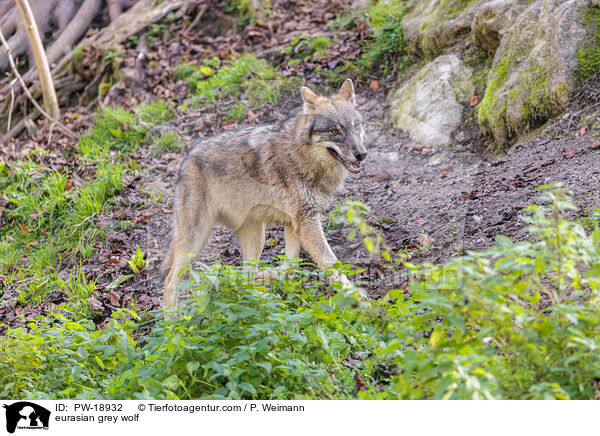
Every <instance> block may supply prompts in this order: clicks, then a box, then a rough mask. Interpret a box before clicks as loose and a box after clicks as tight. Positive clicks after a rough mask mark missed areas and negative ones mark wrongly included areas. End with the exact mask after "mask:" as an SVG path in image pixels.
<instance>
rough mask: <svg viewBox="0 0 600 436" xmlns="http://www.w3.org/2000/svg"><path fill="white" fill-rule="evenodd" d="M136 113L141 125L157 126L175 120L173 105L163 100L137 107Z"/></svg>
mask: <svg viewBox="0 0 600 436" xmlns="http://www.w3.org/2000/svg"><path fill="white" fill-rule="evenodd" d="M137 112H138V114H139V117H140V120H141V121H142V122H143V123H147V124H150V125H152V126H158V125H160V124H164V123H166V122H168V121H171V120H172V119H173V118H175V114H174V113H173V105H172V103H171V102H168V101H165V100H155V101H153V102H151V103H146V104H142V105H140V106H138V109H137Z"/></svg>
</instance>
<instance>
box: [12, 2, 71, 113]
mask: <svg viewBox="0 0 600 436" xmlns="http://www.w3.org/2000/svg"><path fill="white" fill-rule="evenodd" d="M15 2H16V3H17V7H18V8H19V11H20V12H21V16H22V17H23V21H24V22H25V30H26V31H27V35H28V36H29V42H30V44H31V49H32V50H33V59H34V61H35V65H36V67H37V69H38V74H39V76H40V84H41V86H42V95H43V96H44V106H45V107H46V112H47V113H48V114H49V117H50V118H51V119H54V120H56V119H57V118H58V117H59V116H60V109H59V108H58V99H57V98H56V91H55V90H54V84H53V83H52V74H51V73H50V66H49V65H48V58H46V52H45V51H44V46H43V45H42V39H41V38H40V32H39V30H38V28H37V25H36V24H35V18H34V16H33V12H32V11H31V7H30V6H29V3H28V2H27V0H15ZM4 42H5V39H4V36H2V43H3V44H4ZM6 45H7V54H8V55H9V57H10V54H9V53H8V44H6ZM11 66H12V65H11ZM19 77H20V76H19Z"/></svg>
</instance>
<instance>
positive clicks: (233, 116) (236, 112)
mask: <svg viewBox="0 0 600 436" xmlns="http://www.w3.org/2000/svg"><path fill="white" fill-rule="evenodd" d="M245 112H246V106H244V103H242V102H241V101H236V102H235V103H234V104H233V106H231V109H229V111H227V115H226V116H225V119H226V120H240V119H242V118H243V117H244V113H245Z"/></svg>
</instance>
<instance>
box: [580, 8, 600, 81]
mask: <svg viewBox="0 0 600 436" xmlns="http://www.w3.org/2000/svg"><path fill="white" fill-rule="evenodd" d="M582 18H583V21H584V22H585V23H586V25H587V26H588V35H590V36H591V42H589V43H583V44H582V45H581V47H580V48H579V50H578V52H577V60H578V68H577V72H576V74H575V80H576V82H577V84H578V85H582V84H583V82H584V81H585V80H586V79H588V78H589V77H591V76H593V75H594V74H596V73H597V72H598V71H600V7H598V6H590V7H589V8H587V9H586V10H585V11H584V13H583V16H582Z"/></svg>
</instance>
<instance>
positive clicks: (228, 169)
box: [162, 79, 367, 307]
mask: <svg viewBox="0 0 600 436" xmlns="http://www.w3.org/2000/svg"><path fill="white" fill-rule="evenodd" d="M300 91H301V94H302V99H303V103H304V104H303V108H302V109H299V110H298V111H297V113H295V114H293V115H291V116H290V117H289V118H287V119H286V120H284V121H282V122H281V123H279V124H274V125H267V126H261V127H247V128H244V129H241V130H238V131H236V132H227V133H222V134H220V135H217V136H214V137H211V138H207V139H204V140H201V141H200V142H198V143H197V144H194V145H192V147H191V148H190V151H189V154H188V156H187V158H186V159H185V160H184V161H183V163H182V164H181V167H180V171H179V180H178V182H177V185H176V188H175V206H174V224H173V234H172V240H171V246H170V249H169V252H168V253H167V255H166V257H165V259H164V261H163V263H162V271H163V274H167V272H168V274H167V277H166V280H165V295H164V305H165V306H167V307H169V306H170V307H174V306H175V305H176V304H177V285H178V283H179V281H180V279H181V278H180V275H181V272H182V270H183V269H185V268H186V267H187V266H188V265H189V263H190V262H191V257H190V254H191V255H196V254H198V253H199V252H200V251H201V250H202V249H203V248H204V246H205V245H206V243H207V242H208V241H209V238H211V235H212V231H213V227H214V225H215V223H217V222H220V223H223V224H225V225H226V226H228V227H230V228H232V229H233V230H234V231H235V233H236V234H237V236H238V238H239V241H240V244H241V247H242V256H243V260H244V262H247V261H249V260H252V259H258V258H259V256H260V254H261V252H262V250H263V247H264V244H265V226H266V225H268V224H271V223H280V224H283V225H284V230H285V255H286V258H289V259H294V258H297V257H298V255H299V253H300V246H301V245H302V246H303V247H304V248H305V249H306V250H307V251H308V253H309V254H310V256H311V257H312V258H313V260H314V261H315V262H316V263H317V265H318V266H319V268H328V267H330V266H332V265H333V264H334V263H335V262H336V261H337V258H336V257H335V254H333V251H332V250H331V247H330V246H329V244H328V243H327V240H326V239H325V234H324V233H323V229H322V227H321V218H322V214H323V213H324V212H325V211H326V210H327V208H328V207H329V205H330V203H331V200H332V195H333V193H334V192H335V191H336V190H338V189H339V188H340V187H341V185H342V183H343V181H344V179H345V178H346V176H348V173H358V172H360V170H361V168H362V165H363V163H362V161H363V160H364V159H365V157H366V156H367V150H366V148H365V145H364V143H363V137H364V128H363V119H362V116H361V115H360V113H359V112H358V110H357V109H356V102H355V97H354V85H353V84H352V80H350V79H346V81H345V82H344V83H343V85H342V87H341V88H340V90H339V91H338V93H337V94H334V95H332V96H330V97H326V96H320V95H317V94H315V93H314V92H313V91H311V90H310V89H308V88H307V87H302V88H301V89H300ZM286 265H287V263H286V264H284V266H283V267H284V268H285V267H286ZM334 278H335V279H337V280H339V281H341V282H342V283H343V284H345V285H347V284H348V279H347V278H346V277H345V276H343V275H335V276H334Z"/></svg>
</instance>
